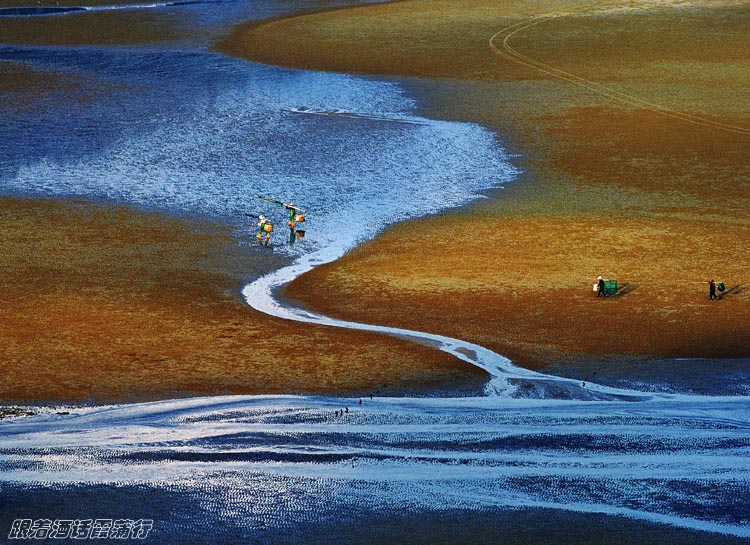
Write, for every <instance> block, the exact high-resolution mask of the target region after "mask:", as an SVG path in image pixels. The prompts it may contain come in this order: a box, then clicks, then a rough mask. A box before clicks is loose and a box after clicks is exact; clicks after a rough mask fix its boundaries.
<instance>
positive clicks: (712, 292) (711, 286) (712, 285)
mask: <svg viewBox="0 0 750 545" xmlns="http://www.w3.org/2000/svg"><path fill="white" fill-rule="evenodd" d="M708 299H709V300H710V301H715V300H718V299H719V298H718V297H717V296H716V282H714V279H713V278H712V279H711V280H709V281H708Z"/></svg>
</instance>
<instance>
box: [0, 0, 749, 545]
mask: <svg viewBox="0 0 750 545" xmlns="http://www.w3.org/2000/svg"><path fill="white" fill-rule="evenodd" d="M304 6H305V4H304V3H286V2H284V3H280V2H265V3H264V2H244V1H242V2H217V3H210V4H209V3H194V4H187V5H181V6H176V5H174V6H166V5H159V6H154V7H153V8H142V9H162V10H165V13H167V14H169V13H171V14H172V16H175V15H179V14H183V15H184V16H185V18H186V20H188V21H191V24H193V25H194V27H195V33H194V37H193V38H192V39H187V38H181V40H180V41H179V42H175V43H159V44H148V45H141V46H138V47H114V48H102V47H66V48H56V47H19V46H0V61H5V62H10V63H15V64H20V65H22V66H26V67H29V68H31V69H33V70H38V71H41V72H51V73H54V74H56V75H57V76H58V77H59V78H60V79H61V81H64V82H66V85H62V86H57V87H55V86H53V87H50V88H40V89H38V90H37V92H35V93H32V94H30V95H28V94H27V95H24V96H17V95H16V94H14V92H13V91H12V90H6V91H3V96H1V97H0V191H2V193H4V194H14V195H28V196H43V197H81V198H86V199H92V200H97V201H103V202H111V203H117V204H127V205H132V206H136V207H143V208H148V209H158V210H163V211H166V212H169V213H174V214H186V215H195V216H200V217H209V218H213V219H220V220H224V221H228V222H231V223H233V224H235V225H236V228H237V231H238V233H240V234H244V236H246V237H247V238H248V240H252V237H253V234H254V233H253V229H254V228H253V227H251V226H250V225H248V218H247V217H246V216H244V214H245V213H252V214H259V213H264V214H267V215H270V216H271V217H273V218H274V219H275V220H276V221H277V223H281V224H282V225H283V223H284V219H285V217H286V216H285V211H284V209H283V208H282V207H280V206H278V205H273V204H271V203H268V202H266V201H262V200H260V199H258V198H257V195H258V194H263V195H268V196H271V197H273V198H278V199H282V200H284V201H285V202H289V201H294V202H295V203H296V204H298V205H299V206H301V207H303V208H305V210H306V212H307V216H308V218H309V222H307V223H306V224H305V227H306V230H307V232H308V234H307V236H306V237H305V238H304V239H302V240H298V241H297V243H296V244H295V245H294V246H291V245H288V244H286V243H285V242H284V241H278V242H276V241H275V242H274V245H273V248H272V250H271V251H274V252H280V253H283V254H287V255H288V256H289V258H290V260H294V263H293V264H292V265H291V266H290V267H289V268H285V269H282V270H281V271H277V272H276V273H273V274H272V275H270V276H268V277H264V278H261V279H258V280H257V281H256V282H254V283H253V284H251V285H250V286H248V287H247V288H246V290H245V296H246V298H247V300H248V302H249V303H250V304H253V305H255V306H256V307H258V308H261V309H262V310H264V311H267V312H271V313H274V314H277V315H281V316H283V317H286V318H289V319H297V320H304V321H313V322H319V323H326V324H328V325H331V326H339V327H360V326H359V325H358V324H351V323H345V322H338V321H335V320H330V319H328V318H326V317H322V316H318V315H314V314H309V313H304V312H302V311H299V310H298V309H291V308H288V307H286V306H285V305H283V304H281V303H279V302H278V301H277V300H276V299H275V298H274V296H273V295H274V289H275V288H276V287H278V286H279V285H281V284H283V283H284V282H285V281H288V280H289V279H291V278H293V277H294V276H295V275H297V274H300V273H301V272H304V270H308V269H309V268H310V267H312V266H314V265H315V264H317V263H320V262H324V261H329V260H331V259H334V258H336V257H338V256H339V255H341V254H342V253H343V252H345V251H346V250H348V249H350V248H352V247H353V246H354V245H356V244H357V243H358V242H361V241H363V240H366V239H368V238H370V237H372V236H374V235H375V234H377V233H378V232H379V231H380V230H382V229H383V228H384V227H386V226H388V225H391V224H394V223H397V222H400V221H403V220H406V219H409V218H413V217H417V216H421V215H425V214H430V213H434V212H437V211H440V210H443V209H446V208H448V207H453V206H457V205H460V204H462V203H466V202H468V201H469V200H471V199H473V198H477V197H478V196H480V195H481V192H482V191H483V190H485V189H488V188H491V187H494V186H496V185H499V184H503V183H506V182H508V181H509V180H512V178H513V176H514V169H513V167H512V166H511V165H510V163H509V161H508V158H507V157H506V154H505V152H504V151H503V148H502V142H501V141H499V140H498V136H497V135H495V134H493V133H491V132H490V131H488V130H487V129H485V128H483V127H481V126H478V125H472V124H466V123H455V122H446V121H437V120H433V119H428V118H425V117H420V116H419V115H416V114H415V111H416V106H417V104H416V102H415V100H416V99H417V98H418V97H412V96H408V95H407V94H406V93H405V92H404V90H403V88H402V87H401V86H400V85H399V80H397V79H383V78H364V77H358V76H348V75H340V74H327V73H316V72H307V71H295V70H285V69H281V68H276V67H269V66H264V65H260V64H254V63H248V62H244V61H240V60H235V59H230V58H227V57H225V56H222V55H220V54H217V53H213V52H211V51H209V50H208V48H207V45H208V44H209V43H210V41H211V39H212V38H213V37H214V36H216V35H219V34H220V33H221V32H223V31H226V29H227V28H228V25H229V24H231V23H232V22H234V21H235V20H237V19H241V18H250V17H266V16H272V15H279V14H281V13H282V12H283V11H284V10H292V9H298V8H299V7H304ZM170 10H172V11H170ZM175 10H182V11H175ZM84 15H85V14H84ZM45 16H60V15H45ZM77 16H79V15H77ZM1 24H2V21H1V20H0V25H1ZM466 235H467V236H470V233H467V234H466ZM385 329H387V328H385ZM386 332H389V333H396V334H399V335H401V336H406V337H413V338H415V339H418V340H419V341H420V342H428V343H430V344H432V345H434V346H436V347H439V348H441V349H444V350H447V351H450V352H451V353H454V354H455V355H456V356H457V357H464V358H467V359H469V360H470V361H472V362H473V363H475V364H477V365H480V366H482V367H484V368H485V369H486V370H487V371H488V372H489V373H490V374H491V375H492V377H493V381H492V383H491V384H493V388H491V389H490V391H488V394H490V395H487V396H485V397H480V398H464V399H446V398H422V399H409V398H400V399H383V398H379V397H378V396H377V395H376V396H375V397H374V398H372V399H370V398H369V397H366V398H365V399H363V400H362V401H361V403H360V400H359V399H344V398H325V397H295V396H288V397H283V396H281V397H279V396H276V397H274V396H258V397H209V398H199V399H189V400H167V401H162V402H156V403H143V404H132V405H120V406H111V407H91V408H80V407H72V408H68V409H66V410H65V411H63V412H64V413H68V414H55V411H54V410H46V411H45V410H40V409H38V408H37V409H36V410H37V411H38V412H40V414H37V415H36V416H33V417H28V418H25V419H17V420H14V421H5V422H2V423H0V433H2V436H1V438H0V505H2V507H3V509H2V513H1V515H0V535H2V534H4V533H5V535H8V534H7V533H6V532H10V531H11V527H12V524H13V523H14V522H15V521H16V520H18V519H24V520H34V521H37V520H46V519H55V520H59V519H77V520H87V519H102V520H107V519H112V520H118V519H119V520H134V519H148V520H153V528H152V530H151V532H152V533H151V534H150V537H149V539H150V540H151V541H150V542H152V543H191V544H194V543H274V544H277V543H305V542H308V543H342V542H357V543H367V542H370V540H371V539H376V540H380V542H390V543H399V542H407V541H410V540H409V538H408V536H414V535H418V536H422V537H423V538H424V542H429V543H440V542H445V543H455V542H459V541H467V542H471V541H472V539H473V537H475V536H476V535H477V533H478V532H480V526H481V524H484V525H486V524H489V525H490V526H491V525H492V524H496V521H497V520H499V517H502V516H505V515H503V513H506V514H507V513H510V514H511V515H510V516H511V518H513V517H516V516H519V515H518V513H521V512H522V510H536V511H535V512H537V511H538V513H537V515H536V517H537V518H535V519H534V520H541V521H549V520H553V519H554V515H551V514H550V513H551V512H558V513H559V512H567V513H575V514H577V516H580V517H584V518H583V519H575V518H573V519H563V520H565V521H567V522H568V523H570V521H571V520H573V521H576V520H577V521H581V520H583V522H584V523H592V521H593V522H596V520H594V519H592V518H590V517H592V516H608V517H612V516H616V517H627V518H628V519H630V520H636V521H641V522H640V524H641V526H635V528H636V530H637V531H638V532H640V531H642V530H643V529H644V528H646V529H647V528H648V527H649V526H648V525H659V526H663V525H666V526H667V527H670V528H682V529H683V530H682V531H683V532H688V533H687V534H679V532H678V531H677V530H670V532H669V534H667V535H669V536H673V537H674V535H681V536H682V538H683V539H684V542H700V541H701V540H703V539H704V538H706V536H709V537H708V538H707V539H706V542H710V541H711V539H714V538H716V539H718V540H719V541H726V542H730V541H729V540H730V539H733V538H734V537H738V538H746V537H748V536H749V535H750V515H748V510H747V505H748V504H749V503H750V497H749V496H748V491H749V490H750V486H748V484H749V483H748V475H749V474H750V471H748V470H750V457H748V452H750V451H749V449H750V414H748V406H750V405H748V403H747V398H743V397H709V396H701V397H699V396H690V395H685V394H675V393H669V394H667V393H646V392H643V391H633V390H623V389H619V390H618V389H616V388H607V387H603V386H599V385H596V384H583V383H578V381H575V380H570V379H557V378H555V377H546V376H544V375H539V374H537V373H532V372H530V371H524V370H521V369H517V368H515V367H514V366H513V365H512V363H511V362H509V361H508V360H507V359H505V358H503V357H502V356H501V355H498V354H494V353H491V352H490V351H488V350H486V349H483V348H482V347H479V346H475V345H470V344H469V343H465V342H463V341H461V340H456V339H447V338H444V337H439V336H435V335H430V334H421V333H417V332H404V331H397V330H392V331H386ZM531 397H537V398H539V399H530V398H531ZM485 515H486V516H485ZM571 516H572V515H571ZM483 517H484V518H483ZM585 517H589V518H585ZM597 520H599V519H597ZM477 521H479V522H481V524H479V523H478V522H477ZM621 524H622V523H621V522H617V523H616V524H615V525H614V526H620V525H621ZM541 526H544V523H542V524H541ZM614 526H613V527H614ZM491 527H492V528H495V530H493V531H494V532H495V533H494V534H492V541H493V542H496V541H497V539H498V537H499V536H500V537H502V533H501V532H502V531H503V529H502V526H497V527H494V526H491ZM510 528H511V529H514V530H518V527H517V524H511V525H510ZM555 532H557V530H555ZM555 532H553V533H555ZM675 532H678V533H677V534H675ZM689 532H694V533H689ZM695 532H698V533H695ZM559 533H560V536H559V538H560V539H561V540H563V541H564V539H565V528H564V526H563V527H561V528H560V529H559ZM546 535H551V534H550V533H549V532H548V533H547V534H546ZM636 535H639V534H636ZM405 536H407V537H405ZM446 536H447V537H446ZM532 536H533V534H532ZM531 539H533V537H532V538H531ZM669 539H671V538H669ZM719 541H714V542H719Z"/></svg>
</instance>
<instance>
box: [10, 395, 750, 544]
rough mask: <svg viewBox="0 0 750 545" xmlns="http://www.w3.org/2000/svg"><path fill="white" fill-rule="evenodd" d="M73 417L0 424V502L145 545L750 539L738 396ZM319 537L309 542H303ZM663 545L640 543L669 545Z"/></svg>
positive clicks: (749, 418) (403, 402) (143, 411)
mask: <svg viewBox="0 0 750 545" xmlns="http://www.w3.org/2000/svg"><path fill="white" fill-rule="evenodd" d="M72 413H73V414H71V415H69V416H63V417H61V416H54V415H50V416H44V415H39V416H36V417H32V418H29V419H26V420H25V421H17V422H15V423H7V424H2V426H3V431H4V432H5V439H4V440H3V444H2V448H0V467H2V469H3V471H2V473H0V501H12V497H13V496H14V495H16V494H20V497H22V498H25V499H24V501H25V502H28V501H29V499H30V498H32V497H34V498H36V501H37V502H39V503H38V504H37V505H48V506H49V505H50V504H52V505H53V506H52V507H48V509H50V511H52V513H50V515H53V514H54V515H55V516H60V517H69V518H84V517H90V516H91V515H92V514H95V515H98V514H102V515H107V516H109V517H111V516H112V514H115V513H119V514H120V516H123V517H125V518H140V517H142V518H153V519H155V528H160V529H161V531H162V534H161V536H160V537H158V541H157V542H159V543H182V542H185V543H188V542H189V543H216V540H217V539H220V538H221V537H222V536H224V535H225V534H227V533H230V534H234V539H235V540H239V541H234V542H235V543H239V542H251V543H274V544H276V543H280V542H290V543H291V542H293V540H294V539H297V542H301V543H341V541H339V539H340V537H341V536H340V534H341V528H340V527H339V524H341V523H352V522H357V521H359V524H364V525H365V528H367V526H366V525H368V524H373V523H376V522H377V517H378V515H387V516H388V517H389V518H391V519H393V518H396V517H397V516H398V515H402V516H405V517H407V518H409V519H410V523H409V524H410V526H409V527H410V528H421V529H422V531H425V530H426V527H425V526H423V524H424V522H423V520H422V519H421V517H423V516H424V513H434V512H436V511H437V512H443V513H448V512H451V511H452V510H458V511H461V512H464V513H468V514H472V513H473V514H477V513H480V514H481V513H487V512H492V510H493V509H522V508H523V509H528V508H534V509H539V508H545V509H558V510H562V511H566V512H571V513H583V514H586V513H599V514H605V515H619V516H625V517H628V518H630V519H634V520H640V521H644V522H649V523H659V524H666V525H667V526H668V527H670V528H671V527H676V528H683V529H692V530H701V531H704V532H711V533H713V535H714V536H717V535H718V536H719V537H718V538H717V537H713V541H712V540H711V539H706V536H711V534H702V535H701V534H698V536H697V537H698V539H695V536H694V537H693V539H690V540H685V541H679V542H680V543H720V542H721V543H733V541H731V540H730V537H729V536H740V537H750V517H749V513H748V510H747V505H748V501H750V486H748V485H750V481H749V478H750V477H749V475H750V473H748V471H747V468H748V465H747V464H748V458H747V453H748V449H749V448H750V435H749V434H748V429H750V413H748V404H747V402H746V401H745V400H743V399H742V398H724V399H711V398H698V397H690V396H682V397H681V396H664V397H661V398H657V397H655V398H652V399H651V400H648V401H643V402H641V403H632V402H607V403H592V402H589V401H567V402H560V401H555V400H547V401H545V400H528V399H524V400H520V399H498V398H484V399H481V398H480V399H453V400H446V399H381V398H377V397H376V398H375V399H369V398H365V399H363V400H362V402H361V403H360V402H359V400H357V399H325V398H315V397H310V398H296V397H244V398H243V397H226V398H221V397H214V398H203V399H192V400H183V401H168V402H162V403H149V404H139V405H130V406H121V407H103V408H96V409H73V410H72ZM38 482H41V483H44V484H43V485H39V484H34V483H38ZM14 483H15V484H14ZM124 486H128V487H130V488H125V489H123V488H122V487H124ZM29 490H30V491H32V492H33V494H30V493H29V492H28V491H29ZM55 497H59V498H65V500H66V501H65V502H64V503H58V504H57V505H54V501H52V500H51V499H53V498H55ZM92 497H96V498H98V501H97V503H96V505H91V503H90V502H89V501H88V499H90V498H92ZM135 498H137V500H136V501H134V499H135ZM154 498H158V501H155V500H154ZM123 505H126V506H127V507H128V509H129V510H130V512H125V513H123ZM185 506H188V507H187V511H188V512H187V513H186V512H185V510H186V507H185ZM45 514H46V513H45ZM186 516H187V517H189V521H190V525H189V528H185V529H184V531H185V532H186V533H185V534H184V535H183V534H181V533H180V534H179V535H176V536H175V535H174V534H173V533H172V532H173V531H175V528H177V527H179V526H180V525H181V524H182V523H184V521H183V520H181V519H182V517H186ZM465 516H467V515H465ZM362 519H364V520H362ZM548 519H549V515H546V516H544V517H542V518H541V520H548ZM0 520H2V518H1V517H0ZM455 524H459V525H461V526H460V527H461V528H462V532H466V533H467V535H469V536H470V535H471V531H472V530H471V528H469V527H465V526H463V525H462V523H461V522H460V521H456V522H455ZM537 524H539V522H538V521H537ZM614 524H615V526H621V525H622V524H623V523H622V522H619V521H618V522H616V523H614ZM540 525H541V526H544V524H543V523H542V524H540ZM315 527H320V528H321V532H322V533H321V534H320V535H316V536H309V535H306V532H309V531H310V530H311V529H312V528H315ZM348 531H351V528H349V529H348ZM560 531H561V532H563V533H564V532H566V531H569V529H565V528H561V529H560ZM370 532H371V530H369V529H367V530H363V534H364V535H362V536H361V537H360V541H358V542H359V543H367V542H368V539H367V537H368V536H369V535H370ZM675 532H676V530H674V529H672V530H669V531H668V532H667V533H666V534H665V535H666V536H667V538H666V539H662V540H660V541H649V542H650V543H655V542H661V543H676V542H677V541H674V539H675ZM605 535H606V534H605ZM678 535H679V532H678ZM156 536H157V534H155V538H156ZM722 536H723V537H724V538H726V540H722ZM394 537H396V536H394ZM560 537H561V539H564V538H565V535H561V536H560ZM498 538H499V535H495V536H494V539H493V540H492V541H491V542H496V540H497V539H498ZM704 540H705V541H704ZM228 542H232V541H231V540H229V541H228ZM396 542H399V541H396ZM425 542H428V543H432V542H433V541H428V540H425ZM438 542H440V541H438ZM468 542H472V541H471V540H469V541H468ZM633 542H637V541H633Z"/></svg>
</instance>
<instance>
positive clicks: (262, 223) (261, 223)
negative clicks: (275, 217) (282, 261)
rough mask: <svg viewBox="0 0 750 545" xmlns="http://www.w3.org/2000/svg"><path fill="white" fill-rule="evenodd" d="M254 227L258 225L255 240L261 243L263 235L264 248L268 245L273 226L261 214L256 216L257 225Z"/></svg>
mask: <svg viewBox="0 0 750 545" xmlns="http://www.w3.org/2000/svg"><path fill="white" fill-rule="evenodd" d="M256 225H258V234H257V235H255V238H256V239H257V240H258V242H261V241H262V239H263V236H264V235H265V237H266V246H268V243H269V242H270V241H271V232H272V231H273V224H272V223H271V220H269V219H268V218H267V217H265V216H264V215H263V214H261V215H260V216H258V223H257V224H256Z"/></svg>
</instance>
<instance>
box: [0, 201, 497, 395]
mask: <svg viewBox="0 0 750 545" xmlns="http://www.w3.org/2000/svg"><path fill="white" fill-rule="evenodd" d="M0 251H1V252H2V255H3V259H2V260H1V261H0V293H1V294H2V304H1V305H0V339H2V342H1V343H0V376H2V380H0V400H3V401H4V402H28V401H98V402H102V401H112V400H130V401H133V400H141V399H157V398H166V397H171V396H175V395H199V394H206V395H208V394H211V395H213V394H222V393H231V394H253V393H296V392H326V393H331V392H334V393H360V394H366V393H368V392H370V391H376V390H380V392H381V393H387V392H389V393H393V392H397V391H402V392H403V391H409V390H424V389H432V388H440V387H442V386H443V385H445V384H453V383H458V384H459V385H460V386H461V387H464V388H478V387H481V384H482V382H483V381H484V380H485V375H484V374H483V373H481V372H478V371H477V370H475V369H474V368H473V367H471V366H469V365H468V364H466V365H464V364H462V363H461V362H457V361H456V360H455V359H454V358H452V357H448V356H447V355H443V354H442V353H440V352H436V351H435V350H432V349H429V348H426V347H423V346H419V345H414V344H411V343H407V342H404V341H400V340H397V339H393V338H390V337H384V336H379V335H374V334H366V333H358V332H349V331H342V330H336V329H331V328H324V327H310V326H304V327H302V326H299V325H297V324H294V323H291V322H286V321H283V320H276V319H272V318H268V317H266V316H264V315H261V314H258V313H256V312H254V311H253V310H251V309H250V308H249V307H247V306H246V305H245V303H244V302H243V301H242V300H241V299H240V297H239V291H240V289H241V287H242V285H243V279H244V278H245V277H246V275H248V274H250V275H253V274H259V273H261V272H263V270H267V269H268V268H270V267H272V266H274V265H278V264H279V263H278V260H275V259H274V258H273V257H272V254H270V250H269V249H265V248H263V249H261V248H259V247H249V248H243V247H239V246H237V240H236V239H235V238H234V236H232V234H231V231H229V229H228V228H226V227H222V226H212V225H206V224H202V223H198V222H195V221H187V220H178V219H174V218H169V217H166V216H163V215H159V214H155V213H147V212H139V211H134V210H129V209H125V208H112V207H104V206H97V205H92V204H86V203H74V202H55V201H47V200H20V201H19V200H14V199H8V198H4V199H0Z"/></svg>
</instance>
